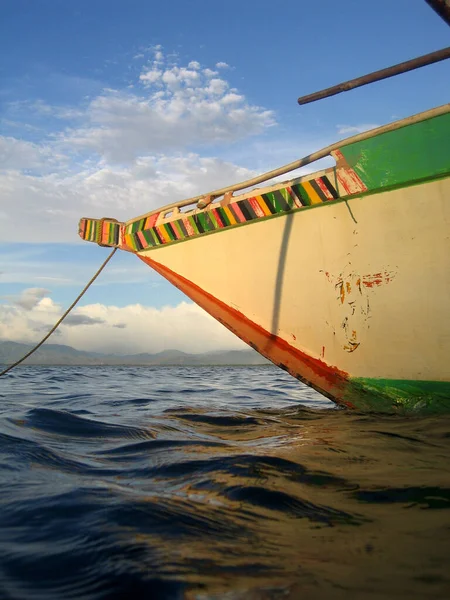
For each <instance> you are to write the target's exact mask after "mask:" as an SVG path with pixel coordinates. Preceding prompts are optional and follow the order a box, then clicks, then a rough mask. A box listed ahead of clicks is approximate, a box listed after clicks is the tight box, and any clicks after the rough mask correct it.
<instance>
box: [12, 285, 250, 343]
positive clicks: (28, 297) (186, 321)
mask: <svg viewBox="0 0 450 600" xmlns="http://www.w3.org/2000/svg"><path fill="white" fill-rule="evenodd" d="M62 312H63V309H62V307H61V306H60V305H58V304H56V303H55V302H54V301H53V300H52V299H51V297H50V296H49V295H48V292H47V290H43V289H40V288H30V289H27V290H25V291H24V292H22V294H21V295H20V296H19V297H17V298H14V299H10V301H9V302H8V303H6V304H0V339H1V340H11V341H16V342H24V343H35V342H37V341H39V340H40V339H41V338H42V337H43V336H44V335H45V333H46V332H47V331H48V330H49V329H50V328H51V327H52V326H53V325H54V323H55V322H56V321H57V319H58V318H59V317H60V316H61V314H62ZM50 341H53V342H54V343H58V344H67V345H69V346H73V347H74V348H77V349H79V350H87V351H92V352H105V353H110V352H116V353H120V354H138V353H140V352H150V353H153V352H161V351H163V350H170V349H173V348H176V349H178V350H182V351H184V352H192V353H196V352H209V351H213V350H239V349H244V348H246V347H247V346H246V345H245V344H244V343H243V342H241V341H240V340H239V339H238V338H236V337H235V336H234V335H233V334H232V333H230V332H229V331H228V330H227V329H225V327H223V325H221V324H220V323H218V322H217V321H215V320H214V319H213V318H212V317H210V316H209V315H208V314H207V313H206V312H205V311H203V310H202V309H201V308H199V307H198V306H196V305H195V304H191V303H188V302H181V303H180V304H178V306H166V307H163V308H161V309H156V308H152V307H148V306H142V305H141V304H133V305H129V306H124V307H117V306H111V305H105V304H90V305H87V306H83V307H79V308H76V309H74V310H73V312H72V313H71V314H70V315H68V317H67V318H66V320H65V321H63V323H62V324H61V325H60V327H59V328H58V330H57V331H56V332H55V334H54V335H53V336H52V337H51V338H50Z"/></svg>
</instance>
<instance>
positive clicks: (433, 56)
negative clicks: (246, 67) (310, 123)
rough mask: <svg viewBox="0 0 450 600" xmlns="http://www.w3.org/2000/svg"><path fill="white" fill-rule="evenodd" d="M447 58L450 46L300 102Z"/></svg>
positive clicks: (302, 98)
mask: <svg viewBox="0 0 450 600" xmlns="http://www.w3.org/2000/svg"><path fill="white" fill-rule="evenodd" d="M427 1H428V0H427ZM447 58H450V46H448V47H447V48H443V49H442V50H436V52H430V54H424V55H423V56H419V57H418V58H413V59H412V60H407V61H405V62H402V63H399V64H398V65H394V66H393V67H388V68H387V69H381V70H380V71H375V72H374V73H369V75H363V76H362V77H357V78H356V79H350V80H349V81H345V82H344V83H339V84H338V85H334V86H332V87H329V88H326V89H325V90H321V91H320V92H314V93H313V94H308V95H307V96H301V97H300V98H299V99H298V103H299V104H309V103H310V102H315V101H316V100H322V98H328V97H329V96H335V95H336V94H340V93H341V92H348V91H349V90H353V89H354V88H357V87H361V86H362V85H367V84H368V83H373V82H374V81H381V80H382V79H387V78H388V77H393V76H394V75H399V74H400V73H406V72H407V71H412V70H413V69H419V68H420V67H425V66H426V65H431V64H433V63H436V62H439V61H441V60H445V59H447Z"/></svg>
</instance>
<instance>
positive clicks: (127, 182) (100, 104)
mask: <svg viewBox="0 0 450 600" xmlns="http://www.w3.org/2000/svg"><path fill="white" fill-rule="evenodd" d="M152 53H153V56H152V59H151V60H150V61H149V62H148V63H147V64H146V65H145V66H144V67H143V68H142V69H141V71H140V74H139V76H138V77H137V79H136V80H135V81H134V82H133V84H131V85H130V86H129V87H128V88H125V89H104V90H103V91H102V92H101V93H100V94H99V95H97V96H95V97H93V98H91V99H89V100H87V101H86V102H85V104H84V105H83V106H74V107H70V106H69V107H61V106H52V105H51V104H47V103H46V102H45V101H43V100H39V101H34V102H30V103H26V102H25V103H24V102H21V103H15V104H14V106H13V107H12V108H11V111H12V112H13V113H14V114H13V116H14V118H15V125H16V129H17V134H15V135H9V136H0V227H1V228H2V233H3V236H2V241H5V242H10V241H20V240H23V241H25V242H69V243H70V242H75V241H77V223H78V220H79V219H80V217H82V216H93V217H102V216H113V217H115V218H118V219H120V220H126V219H130V218H132V217H134V216H137V215H139V214H142V213H144V212H147V211H149V210H152V209H154V208H156V207H157V206H159V205H164V204H166V203H169V202H173V201H175V200H178V199H181V198H184V197H189V196H191V195H195V194H198V193H201V192H208V191H210V190H212V189H215V188H217V187H221V186H223V185H227V184H230V183H234V182H236V181H239V180H240V179H245V178H247V177H250V176H251V175H252V174H253V172H252V171H250V170H249V169H246V168H243V167H241V166H239V165H237V164H234V163H233V162H230V161H226V160H222V159H220V158H219V157H218V156H217V155H216V152H215V150H214V148H217V147H218V146H219V145H220V146H223V145H224V144H230V143H233V142H236V141H238V140H244V139H247V138H249V136H254V135H257V134H260V133H262V132H264V131H266V130H267V129H269V128H271V127H272V126H273V125H274V124H275V118H274V115H273V113H272V112H271V111H269V110H266V109H264V108H262V107H260V106H257V105H253V104H251V103H249V102H248V101H247V99H246V98H245V96H243V95H242V94H241V93H239V91H238V90H237V89H235V88H233V87H232V86H231V85H230V84H229V82H228V81H227V80H226V78H225V77H224V76H223V72H224V71H228V65H227V64H226V63H222V62H220V63H217V64H216V65H215V67H214V68H213V69H210V68H208V67H204V66H202V65H201V64H200V63H199V62H197V61H191V62H189V63H188V64H187V65H183V64H180V63H179V62H177V61H173V60H170V59H169V58H167V57H166V56H165V55H164V53H163V51H162V49H161V48H160V47H156V48H153V51H152ZM13 109H14V110H13ZM38 117H39V118H38ZM33 118H35V123H34V124H33V122H32V120H33ZM20 123H21V124H22V127H20ZM36 124H38V125H39V126H36ZM44 124H45V125H47V127H44V126H43V125H44ZM50 126H51V127H50ZM40 127H41V129H40ZM49 127H50V129H49ZM30 131H32V138H33V139H32V140H27V139H26V137H27V135H28V133H29V132H30ZM27 132H28V133H27ZM39 132H40V135H39Z"/></svg>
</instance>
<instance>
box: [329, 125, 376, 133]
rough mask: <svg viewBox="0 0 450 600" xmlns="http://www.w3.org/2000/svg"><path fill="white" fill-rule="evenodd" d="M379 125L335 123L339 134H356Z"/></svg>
mask: <svg viewBox="0 0 450 600" xmlns="http://www.w3.org/2000/svg"><path fill="white" fill-rule="evenodd" d="M375 127H379V125H377V124H376V123H361V124H360V125H337V128H338V133H339V134H341V135H356V134H357V133H364V131H369V130H370V129H375Z"/></svg>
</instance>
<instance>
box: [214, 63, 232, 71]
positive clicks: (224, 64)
mask: <svg viewBox="0 0 450 600" xmlns="http://www.w3.org/2000/svg"><path fill="white" fill-rule="evenodd" d="M216 67H217V68H218V69H229V68H230V65H229V64H228V63H226V62H218V63H216Z"/></svg>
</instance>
